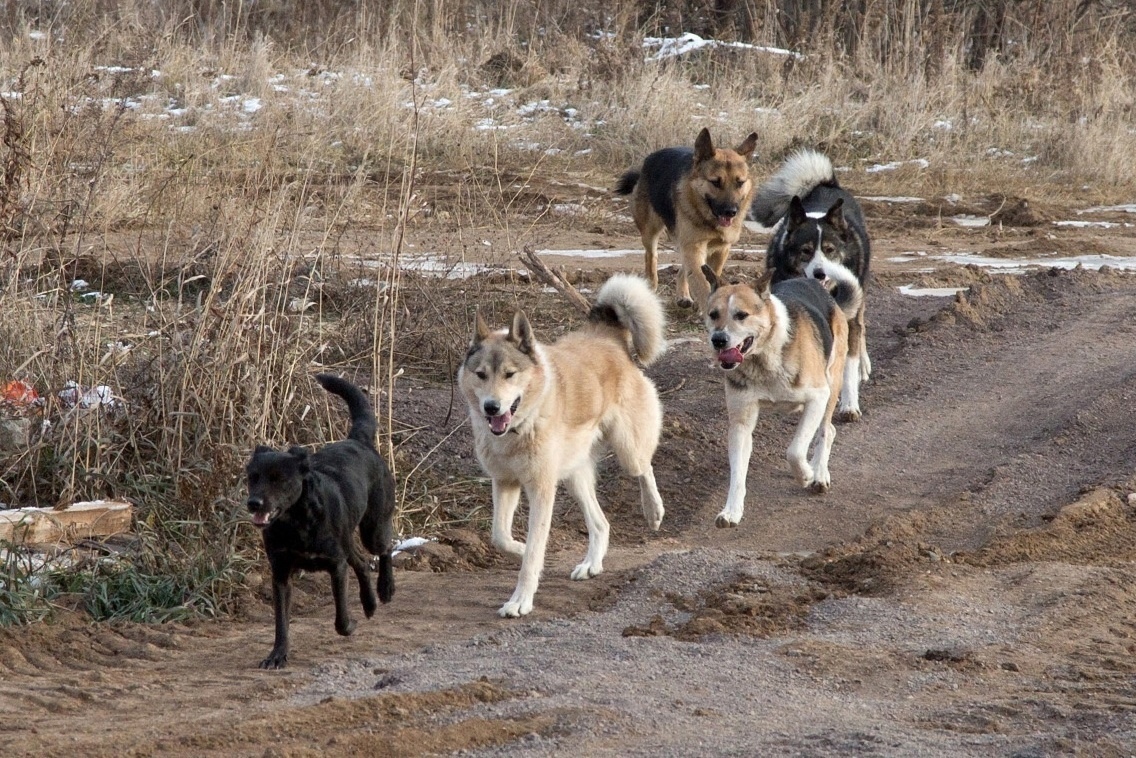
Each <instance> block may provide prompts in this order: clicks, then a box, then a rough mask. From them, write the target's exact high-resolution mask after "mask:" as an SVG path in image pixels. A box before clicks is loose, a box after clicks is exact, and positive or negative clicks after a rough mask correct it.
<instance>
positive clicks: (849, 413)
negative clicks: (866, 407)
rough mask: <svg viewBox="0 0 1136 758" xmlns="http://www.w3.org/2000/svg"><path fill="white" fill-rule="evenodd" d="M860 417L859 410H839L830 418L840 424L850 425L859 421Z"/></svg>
mask: <svg viewBox="0 0 1136 758" xmlns="http://www.w3.org/2000/svg"><path fill="white" fill-rule="evenodd" d="M862 415H863V414H861V413H860V409H859V408H847V409H845V408H839V409H837V411H836V413H834V414H832V418H833V419H834V420H835V421H839V422H840V423H842V424H852V423H855V422H856V421H859V420H860V417H861V416H862Z"/></svg>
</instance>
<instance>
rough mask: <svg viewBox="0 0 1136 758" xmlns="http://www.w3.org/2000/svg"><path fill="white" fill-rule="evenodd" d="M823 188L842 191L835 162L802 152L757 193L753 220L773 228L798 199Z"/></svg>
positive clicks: (783, 165) (819, 154) (818, 154)
mask: <svg viewBox="0 0 1136 758" xmlns="http://www.w3.org/2000/svg"><path fill="white" fill-rule="evenodd" d="M822 184H828V185H830V186H833V187H839V186H840V184H839V183H838V182H837V181H836V172H835V171H834V170H833V168H832V161H830V160H829V159H828V156H827V155H824V154H823V153H818V152H817V151H815V150H809V149H807V148H806V149H804V150H798V151H797V152H795V153H793V154H792V155H790V156H789V158H788V159H787V160H786V161H785V163H784V164H782V165H781V168H780V169H778V171H777V173H776V174H774V175H773V176H772V177H771V178H770V179H769V180H768V181H767V182H765V184H763V185H761V186H760V187H758V189H757V194H756V195H754V198H753V203H752V204H751V205H750V208H749V217H750V218H751V219H752V220H754V221H756V222H757V223H759V224H762V225H763V226H773V225H774V224H776V223H777V222H778V221H780V220H781V219H782V217H784V215H785V214H786V213H787V212H788V211H789V201H790V200H792V199H793V197H794V196H796V197H800V198H804V197H805V195H807V194H809V193H810V192H812V191H813V190H814V189H816V188H817V187H819V186H820V185H822Z"/></svg>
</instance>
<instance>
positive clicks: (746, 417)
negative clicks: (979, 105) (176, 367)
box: [714, 402, 758, 527]
mask: <svg viewBox="0 0 1136 758" xmlns="http://www.w3.org/2000/svg"><path fill="white" fill-rule="evenodd" d="M739 405H740V407H738V408H736V409H735V408H733V407H731V408H730V429H729V432H728V433H727V434H728V439H727V446H728V447H729V451H730V492H729V494H728V495H727V496H726V507H725V508H723V509H722V512H721V513H719V514H718V518H716V519H715V520H714V523H715V524H716V525H717V526H719V527H726V526H737V525H738V522H739V521H741V520H742V512H743V511H744V510H745V497H746V474H747V473H748V472H749V457H750V454H752V453H753V428H754V427H755V426H757V414H758V405H757V403H756V402H753V403H747V404H744V405H742V404H739Z"/></svg>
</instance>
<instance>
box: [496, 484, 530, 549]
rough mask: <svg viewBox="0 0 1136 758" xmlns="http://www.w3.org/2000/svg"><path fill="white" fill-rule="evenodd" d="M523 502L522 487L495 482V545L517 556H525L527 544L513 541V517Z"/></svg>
mask: <svg viewBox="0 0 1136 758" xmlns="http://www.w3.org/2000/svg"><path fill="white" fill-rule="evenodd" d="M520 501H521V486H520V485H519V484H515V483H512V482H510V483H505V482H502V481H499V480H497V479H494V480H493V537H492V539H493V544H494V545H495V546H496V547H497V549H498V550H501V551H502V552H505V553H508V554H509V555H515V556H517V557H520V556H523V555H524V554H525V543H523V542H519V541H517V540H515V539H513V516H514V515H515V514H516V512H517V504H518V503H520Z"/></svg>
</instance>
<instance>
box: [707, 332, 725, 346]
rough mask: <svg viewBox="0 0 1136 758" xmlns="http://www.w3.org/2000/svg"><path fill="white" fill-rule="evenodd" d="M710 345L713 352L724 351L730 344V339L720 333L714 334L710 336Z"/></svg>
mask: <svg viewBox="0 0 1136 758" xmlns="http://www.w3.org/2000/svg"><path fill="white" fill-rule="evenodd" d="M710 344H711V345H713V346H714V349H715V350H724V349H725V348H726V346H727V345H729V344H730V338H729V337H728V336H727V335H725V334H723V333H722V332H714V333H713V334H711V335H710Z"/></svg>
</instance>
